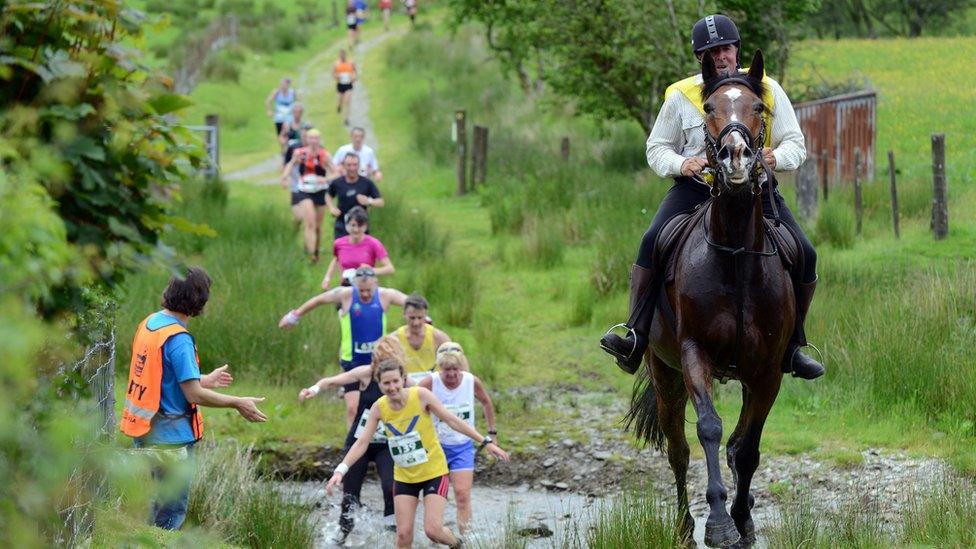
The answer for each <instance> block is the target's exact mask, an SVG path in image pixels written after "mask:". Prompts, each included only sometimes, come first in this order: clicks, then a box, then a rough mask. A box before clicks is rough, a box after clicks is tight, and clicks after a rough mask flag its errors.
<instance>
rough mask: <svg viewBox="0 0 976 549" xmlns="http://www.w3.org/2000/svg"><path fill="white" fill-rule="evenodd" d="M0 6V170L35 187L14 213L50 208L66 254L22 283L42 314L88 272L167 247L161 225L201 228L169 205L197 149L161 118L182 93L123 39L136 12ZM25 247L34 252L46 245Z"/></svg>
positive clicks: (112, 3)
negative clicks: (30, 201) (24, 207)
mask: <svg viewBox="0 0 976 549" xmlns="http://www.w3.org/2000/svg"><path fill="white" fill-rule="evenodd" d="M0 13H2V20H0V24H2V28H3V31H2V37H3V39H2V41H0V79H2V80H3V86H2V87H0V111H2V112H3V113H4V115H3V117H2V118H0V139H2V143H3V148H2V149H0V156H2V158H3V162H2V168H0V169H2V170H3V172H4V175H5V176H6V178H7V180H8V181H9V182H13V183H12V184H13V185H14V186H15V188H17V190H16V191H15V192H17V193H26V194H27V195H30V196H35V197H36V201H35V203H34V205H33V206H32V210H30V211H28V212H22V215H32V213H33V214H36V215H38V216H42V215H46V214H45V212H44V209H45V208H52V210H53V211H54V212H56V214H57V216H58V217H59V218H60V221H61V224H62V225H61V227H60V228H58V229H57V231H54V232H57V233H58V235H57V236H51V238H63V239H64V243H65V244H66V245H67V248H65V250H67V252H66V253H67V255H68V256H70V257H69V258H68V260H67V261H59V262H56V265H53V264H48V265H43V266H42V265H38V267H37V276H36V278H35V279H33V280H30V281H28V284H30V288H29V289H30V292H29V293H28V294H26V297H28V298H29V299H31V300H34V301H35V303H36V304H37V305H38V306H39V308H40V310H42V311H43V312H44V313H45V314H46V315H48V316H51V315H55V314H57V313H59V312H61V311H65V310H70V309H71V308H72V307H75V306H78V305H79V304H80V303H81V302H80V294H81V289H82V288H83V287H84V286H85V285H86V284H87V283H88V282H89V280H93V281H94V282H95V283H97V284H101V285H104V286H109V287H110V286H113V285H115V284H117V283H118V282H119V281H120V280H121V279H122V277H123V276H124V275H125V273H127V272H129V271H131V270H133V269H136V268H138V267H139V266H141V265H144V264H146V263H147V262H149V261H153V260H157V259H160V258H161V257H163V256H165V254H166V252H167V250H166V249H165V247H164V246H162V243H161V242H160V235H161V234H162V233H163V232H164V231H166V230H168V229H170V228H172V227H178V228H182V229H187V230H201V231H202V230H205V229H203V228H201V227H196V226H194V225H192V224H190V223H188V222H186V221H185V220H182V219H178V218H174V217H172V216H170V215H169V212H168V204H169V203H170V201H171V200H172V199H173V198H174V197H176V196H178V190H179V187H178V184H179V182H180V181H181V180H184V179H186V178H188V177H192V172H191V171H190V169H192V168H195V167H198V166H199V165H200V162H201V160H202V151H201V150H200V147H198V146H196V145H194V144H192V143H193V139H192V137H191V136H190V135H189V133H188V132H187V131H186V130H184V129H182V128H180V127H179V126H178V125H177V123H176V121H175V119H174V118H173V117H172V116H171V115H172V114H173V113H175V112H176V111H178V110H179V109H181V108H183V107H186V106H187V105H188V104H189V101H188V100H187V99H186V98H184V97H182V96H180V95H176V94H174V93H172V91H171V84H172V83H171V81H170V79H169V78H168V77H166V76H163V75H161V74H158V73H156V72H155V71H153V70H151V69H149V68H148V67H147V66H146V65H144V64H143V63H142V61H141V59H140V57H139V52H138V51H137V50H133V49H131V47H130V46H129V44H131V43H132V40H133V39H135V38H138V35H139V33H140V30H139V25H140V23H141V14H139V13H138V12H135V11H132V10H128V9H125V8H124V7H123V4H122V2H121V0H88V1H81V0H79V1H60V2H48V3H40V4H39V3H36V2H27V1H23V0H21V1H14V2H7V3H6V4H4V5H3V8H2V12H0ZM41 190H42V191H43V194H44V195H46V198H44V199H42V197H41V193H40V192H39V191H41ZM54 232H50V233H46V234H50V235H54ZM9 237H10V235H9V234H7V235H0V241H3V240H6V239H7V238H9ZM4 247H6V248H10V247H11V246H9V245H4V244H0V248H4ZM55 248H57V249H61V247H60V246H56V247H55ZM28 249H33V250H35V251H36V253H37V255H36V256H34V257H33V258H32V259H33V260H41V259H42V258H43V257H44V255H45V253H46V251H45V250H46V249H47V246H46V245H35V246H34V247H33V248H28ZM52 249H54V248H52ZM58 255H59V258H61V259H64V254H62V253H60V252H59V254H58ZM0 276H2V275H0ZM0 280H2V279H0Z"/></svg>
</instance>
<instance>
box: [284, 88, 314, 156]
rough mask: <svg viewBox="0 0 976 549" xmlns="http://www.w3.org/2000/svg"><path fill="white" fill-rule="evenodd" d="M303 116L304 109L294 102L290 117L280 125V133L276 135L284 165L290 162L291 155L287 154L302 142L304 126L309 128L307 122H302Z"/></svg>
mask: <svg viewBox="0 0 976 549" xmlns="http://www.w3.org/2000/svg"><path fill="white" fill-rule="evenodd" d="M303 114H305V107H303V106H302V104H301V103H299V102H298V101H296V102H295V104H294V105H292V106H291V116H289V117H288V119H287V120H285V121H284V122H283V123H282V124H281V132H280V133H278V143H280V144H281V155H282V157H283V158H284V163H285V164H287V163H288V161H289V160H291V155H290V154H288V153H289V152H293V151H294V150H295V149H296V148H298V147H299V146H300V144H301V142H302V127H303V126H306V125H307V126H308V127H311V125H310V124H308V122H303V121H302V115H303Z"/></svg>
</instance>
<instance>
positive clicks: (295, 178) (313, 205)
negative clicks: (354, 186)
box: [281, 130, 334, 264]
mask: <svg viewBox="0 0 976 549" xmlns="http://www.w3.org/2000/svg"><path fill="white" fill-rule="evenodd" d="M305 139H306V140H307V141H308V145H307V146H305V147H302V148H299V149H296V150H295V152H294V154H292V158H291V160H290V161H289V162H288V164H286V165H285V169H284V171H283V172H282V173H281V186H282V187H288V186H289V181H290V182H291V185H290V188H291V211H292V215H293V216H294V217H295V219H296V220H301V222H302V224H303V225H304V226H305V230H304V240H305V255H306V256H307V257H308V260H309V262H311V263H313V264H314V263H317V262H318V260H319V240H320V239H321V235H322V219H323V218H324V217H325V202H326V200H325V193H326V191H327V190H328V188H329V183H328V181H329V177H330V176H332V175H334V174H333V171H332V158H331V157H330V156H329V151H327V150H326V149H325V147H323V146H322V134H321V133H319V131H318V130H308V132H306V134H305Z"/></svg>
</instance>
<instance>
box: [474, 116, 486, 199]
mask: <svg viewBox="0 0 976 549" xmlns="http://www.w3.org/2000/svg"><path fill="white" fill-rule="evenodd" d="M473 137H474V139H473V143H472V144H471V188H472V189H474V188H475V187H477V186H478V185H484V184H485V168H486V166H487V160H488V128H486V127H484V126H475V127H474V134H473Z"/></svg>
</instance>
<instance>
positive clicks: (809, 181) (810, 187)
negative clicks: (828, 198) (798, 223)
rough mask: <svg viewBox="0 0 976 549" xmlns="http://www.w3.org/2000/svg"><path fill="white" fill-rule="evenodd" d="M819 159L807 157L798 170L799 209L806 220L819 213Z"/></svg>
mask: <svg viewBox="0 0 976 549" xmlns="http://www.w3.org/2000/svg"><path fill="white" fill-rule="evenodd" d="M817 183H818V174H817V160H816V159H814V158H807V159H806V160H805V161H804V162H803V164H800V168H799V169H798V170H797V171H796V202H797V211H798V213H799V214H800V217H801V218H803V219H804V220H805V221H809V220H811V219H813V218H814V217H815V216H816V214H817Z"/></svg>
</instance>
